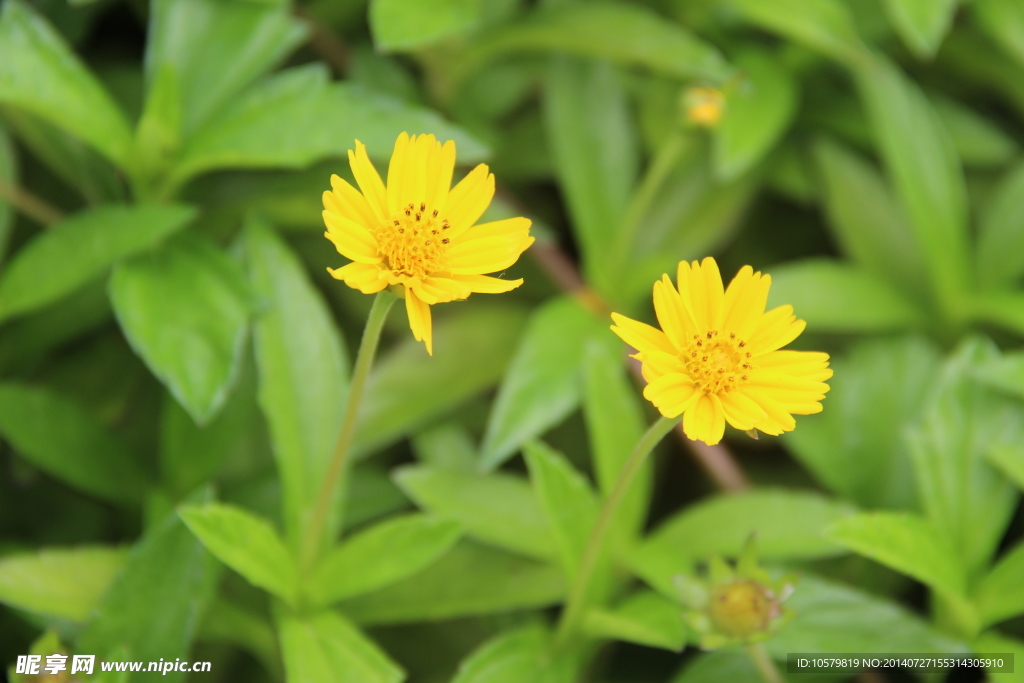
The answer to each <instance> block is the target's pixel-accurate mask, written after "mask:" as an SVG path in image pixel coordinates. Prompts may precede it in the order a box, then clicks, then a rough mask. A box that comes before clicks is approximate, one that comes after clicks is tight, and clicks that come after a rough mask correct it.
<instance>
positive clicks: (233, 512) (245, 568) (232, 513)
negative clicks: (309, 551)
mask: <svg viewBox="0 0 1024 683" xmlns="http://www.w3.org/2000/svg"><path fill="white" fill-rule="evenodd" d="M178 515H180V516H181V519H182V520H184V522H185V524H186V525H187V526H188V528H189V530H190V531H191V532H192V533H193V534H195V536H196V538H198V539H199V540H200V541H202V543H203V545H204V546H206V549H207V550H209V551H210V552H211V553H213V555H214V557H216V558H217V559H218V560H220V561H221V562H223V563H224V564H226V565H227V566H228V567H230V568H231V569H234V570H235V571H236V572H238V573H239V574H241V575H242V576H244V577H245V578H246V580H247V581H249V583H251V584H252V585H254V586H259V587H260V588H265V589H266V590H268V591H270V592H271V593H273V594H274V595H276V596H278V597H280V598H283V599H284V600H286V601H288V602H291V601H293V600H294V599H295V596H296V591H297V589H298V573H297V570H296V568H295V562H294V561H293V560H292V558H291V555H289V553H288V550H287V549H286V548H285V547H284V544H283V543H282V542H281V539H280V537H279V536H278V535H277V531H276V530H275V529H274V527H273V526H271V525H270V523H269V522H267V521H266V520H264V519H262V518H260V517H257V516H256V515H254V514H253V513H251V512H249V511H248V510H243V509H242V508H238V507H235V506H233V505H225V504H223V503H210V504H208V505H202V506H200V505H186V506H183V507H180V508H178Z"/></svg>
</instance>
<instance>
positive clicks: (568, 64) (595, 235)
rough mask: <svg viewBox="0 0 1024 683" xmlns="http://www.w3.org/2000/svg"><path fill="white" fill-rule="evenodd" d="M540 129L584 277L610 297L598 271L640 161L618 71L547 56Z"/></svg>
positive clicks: (604, 276)
mask: <svg viewBox="0 0 1024 683" xmlns="http://www.w3.org/2000/svg"><path fill="white" fill-rule="evenodd" d="M544 123H545V131H546V134H547V139H548V145H549V146H550V147H551V150H552V154H553V157H554V161H555V170H556V172H557V177H558V180H559V184H560V187H561V190H562V192H563V193H564V196H565V202H566V205H567V206H568V209H569V214H570V216H571V217H572V227H573V232H574V234H575V236H576V240H577V242H578V243H579V245H580V248H581V250H582V252H583V269H584V272H585V273H586V274H587V276H588V278H589V280H590V281H591V282H592V283H594V286H595V287H597V289H598V290H599V291H601V292H610V291H612V290H613V287H614V283H612V282H611V281H609V278H608V277H607V273H606V269H604V268H603V266H604V263H605V260H606V259H608V258H609V257H610V256H611V255H612V254H611V248H612V247H613V245H614V243H615V240H614V236H615V234H616V231H617V229H618V227H619V225H620V223H621V221H622V219H623V217H624V216H625V215H626V209H627V207H628V206H629V199H630V195H631V193H632V191H633V184H634V182H635V179H636V176H637V170H638V167H639V163H640V160H639V151H640V150H639V144H638V140H637V135H636V130H635V127H634V125H633V122H632V120H631V118H630V112H629V106H628V102H627V98H626V91H625V88H624V87H623V84H622V79H621V77H620V75H619V73H618V71H616V69H615V68H614V67H613V66H611V65H610V64H606V63H598V62H586V61H582V60H573V59H569V58H566V57H561V58H553V59H552V60H551V63H550V66H549V67H548V73H547V80H546V83H545V96H544ZM595 140H600V141H601V144H594V143H595Z"/></svg>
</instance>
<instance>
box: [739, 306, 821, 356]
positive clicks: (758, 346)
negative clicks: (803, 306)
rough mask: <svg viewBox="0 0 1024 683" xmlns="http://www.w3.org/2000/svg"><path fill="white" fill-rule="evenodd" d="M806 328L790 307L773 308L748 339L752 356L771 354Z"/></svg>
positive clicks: (763, 317)
mask: <svg viewBox="0 0 1024 683" xmlns="http://www.w3.org/2000/svg"><path fill="white" fill-rule="evenodd" d="M805 327H807V323H805V322H804V321H803V320H797V317H796V316H795V315H793V307H792V306H790V305H788V304H787V305H785V306H779V307H778V308H773V309H772V310H770V311H768V312H767V313H765V314H764V315H763V316H762V317H761V321H760V322H759V323H758V325H757V329H756V330H755V331H754V334H753V335H751V338H750V342H749V343H750V346H751V348H752V350H753V353H754V356H759V355H762V354H765V353H771V352H772V351H775V350H777V349H781V348H782V347H783V346H785V345H786V344H788V343H790V342H791V341H793V340H794V339H796V338H797V337H799V336H800V334H801V333H802V332H803V331H804V328H805Z"/></svg>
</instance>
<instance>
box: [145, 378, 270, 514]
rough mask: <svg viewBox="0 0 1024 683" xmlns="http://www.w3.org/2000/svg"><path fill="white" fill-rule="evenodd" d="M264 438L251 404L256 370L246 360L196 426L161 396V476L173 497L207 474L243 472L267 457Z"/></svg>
mask: <svg viewBox="0 0 1024 683" xmlns="http://www.w3.org/2000/svg"><path fill="white" fill-rule="evenodd" d="M268 441H269V439H268V437H267V428H266V424H265V423H264V421H263V418H262V415H260V411H259V405H258V404H257V403H256V370H255V367H254V363H252V362H249V361H247V362H246V363H245V364H244V365H243V367H242V373H241V375H240V376H239V378H238V382H237V385H236V386H235V388H234V390H233V391H232V392H231V396H230V397H228V399H227V402H226V403H225V404H224V408H223V409H222V410H221V411H220V413H218V414H217V417H215V418H214V419H213V420H211V421H210V423H209V424H206V425H203V426H199V425H197V424H196V423H195V421H194V420H193V419H192V418H191V417H190V416H189V414H188V413H187V412H186V411H185V409H184V408H182V407H181V405H180V404H179V403H178V402H177V401H175V400H174V398H173V397H171V396H169V395H168V396H167V397H166V398H165V399H164V406H163V411H162V414H161V417H160V473H161V481H162V483H163V484H164V486H166V487H167V489H168V490H169V492H171V493H172V495H173V496H176V497H179V496H183V495H184V494H186V493H188V492H189V491H191V490H192V489H194V488H195V487H196V486H199V485H200V484H202V483H203V482H205V481H206V480H207V479H210V478H212V477H217V476H224V475H226V476H230V477H233V476H237V475H243V476H244V475H245V474H248V473H249V472H252V471H253V469H255V468H261V467H262V466H263V463H264V462H266V461H268V460H269V459H270V447H269V443H268ZM175 499H177V498H175Z"/></svg>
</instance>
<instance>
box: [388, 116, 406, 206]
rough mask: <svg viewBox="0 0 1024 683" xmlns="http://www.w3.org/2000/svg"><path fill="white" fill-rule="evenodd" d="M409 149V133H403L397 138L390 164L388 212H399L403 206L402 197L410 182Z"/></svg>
mask: <svg viewBox="0 0 1024 683" xmlns="http://www.w3.org/2000/svg"><path fill="white" fill-rule="evenodd" d="M408 150H409V134H408V133H402V134H400V135H399V136H398V139H397V140H395V149H394V151H392V152H391V162H390V163H389V164H388V186H387V198H388V214H389V215H390V214H394V213H398V210H399V208H401V206H402V201H401V198H402V196H404V191H405V188H406V186H407V184H408V176H409V173H408V171H407V170H406V167H407V165H408V164H407V163H406V158H405V157H406V154H407V153H408Z"/></svg>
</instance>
